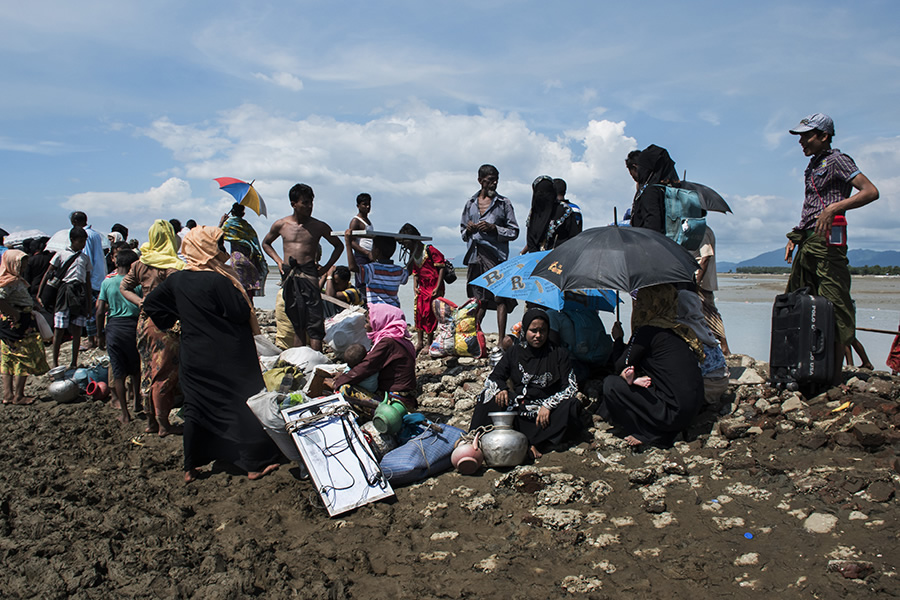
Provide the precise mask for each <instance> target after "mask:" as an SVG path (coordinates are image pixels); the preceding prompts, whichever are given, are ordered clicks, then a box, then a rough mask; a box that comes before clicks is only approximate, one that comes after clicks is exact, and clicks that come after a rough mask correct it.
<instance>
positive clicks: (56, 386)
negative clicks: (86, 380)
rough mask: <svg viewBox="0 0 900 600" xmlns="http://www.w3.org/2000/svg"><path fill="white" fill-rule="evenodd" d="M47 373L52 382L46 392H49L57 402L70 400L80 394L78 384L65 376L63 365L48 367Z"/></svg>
mask: <svg viewBox="0 0 900 600" xmlns="http://www.w3.org/2000/svg"><path fill="white" fill-rule="evenodd" d="M49 375H50V379H52V380H53V382H52V383H51V384H50V386H49V388H47V392H48V393H49V394H50V397H51V398H53V399H54V400H56V401H57V402H61V403H66V402H72V401H73V400H75V399H76V398H78V396H79V395H81V390H80V389H79V387H78V384H77V383H75V382H74V381H72V380H71V379H67V378H66V368H65V367H56V368H55V369H50V373H49Z"/></svg>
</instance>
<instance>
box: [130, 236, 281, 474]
mask: <svg viewBox="0 0 900 600" xmlns="http://www.w3.org/2000/svg"><path fill="white" fill-rule="evenodd" d="M223 235H224V233H223V232H222V230H221V229H219V228H218V227H195V228H193V229H191V231H190V233H188V234H187V235H186V236H185V238H184V241H183V242H182V246H181V251H182V253H183V254H184V256H185V258H186V259H187V266H186V267H185V269H184V270H183V271H178V272H175V273H173V274H172V275H170V276H169V277H167V278H166V280H165V281H164V282H163V283H161V284H160V285H159V286H157V288H156V289H154V290H153V291H152V292H151V293H150V294H149V295H148V296H147V298H146V299H145V300H144V312H146V313H147V315H148V316H149V317H150V318H151V319H153V322H154V323H155V324H156V326H157V327H159V328H160V329H168V328H170V327H172V326H173V325H174V324H175V322H176V321H177V320H180V321H181V355H180V361H181V386H182V389H183V391H184V399H185V404H184V420H185V426H184V471H185V472H184V479H185V481H186V482H191V481H193V480H194V479H196V478H197V476H198V475H199V472H198V470H197V469H198V467H200V466H202V465H205V464H207V463H209V462H211V461H213V460H223V461H225V462H230V463H232V464H234V465H235V466H236V467H238V468H239V469H241V470H244V471H246V472H247V474H248V476H249V477H250V479H258V478H259V477H262V476H263V475H265V474H267V473H269V472H271V471H273V470H274V469H276V468H277V467H278V464H279V462H280V460H281V453H280V452H279V451H278V447H277V446H276V445H275V444H274V442H272V440H271V438H269V436H268V434H266V432H265V431H264V430H263V428H262V425H260V423H259V421H258V420H257V419H256V417H255V416H254V415H253V413H252V412H251V411H250V408H249V407H248V406H247V398H249V397H250V396H252V395H254V394H256V393H257V392H259V391H260V390H261V389H263V388H264V387H265V384H264V383H263V379H262V374H261V372H260V369H259V362H258V359H257V356H256V346H255V344H254V341H253V335H254V334H255V333H258V332H259V325H258V323H257V322H256V314H255V312H254V311H253V308H252V305H251V303H250V299H249V297H248V296H247V293H246V292H245V291H244V288H243V286H242V285H241V283H240V281H238V278H237V275H236V274H235V273H234V270H233V269H231V267H229V266H227V265H226V264H225V261H226V260H228V258H229V257H228V255H227V254H226V253H225V251H224V248H223V246H222V237H223Z"/></svg>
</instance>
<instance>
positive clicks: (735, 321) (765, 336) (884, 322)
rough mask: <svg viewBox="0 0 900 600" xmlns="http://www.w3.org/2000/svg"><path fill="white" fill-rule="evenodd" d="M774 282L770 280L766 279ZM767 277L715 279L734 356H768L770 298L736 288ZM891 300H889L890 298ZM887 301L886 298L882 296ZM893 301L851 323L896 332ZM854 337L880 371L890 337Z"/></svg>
mask: <svg viewBox="0 0 900 600" xmlns="http://www.w3.org/2000/svg"><path fill="white" fill-rule="evenodd" d="M464 279H465V273H464V272H460V277H459V279H457V281H456V282H455V283H454V284H453V285H450V286H448V290H447V291H448V293H447V295H446V297H447V298H448V299H449V300H451V301H452V302H455V303H457V304H462V303H463V302H465V301H466V285H465V281H464ZM771 281H775V280H771ZM766 282H769V280H764V279H754V280H747V279H741V280H732V279H728V278H724V277H720V278H719V291H718V292H716V305H717V306H718V307H719V312H721V313H722V319H723V320H724V322H725V334H726V335H727V336H728V345H729V346H730V348H731V351H732V352H735V353H739V354H747V355H749V356H752V357H754V358H756V359H758V360H765V361H768V360H769V340H770V328H771V322H772V302H773V301H774V299H775V296H774V294H773V295H772V298H771V299H770V300H768V301H766V302H757V301H754V302H749V301H743V300H741V297H742V295H743V293H742V292H741V291H738V290H737V289H736V288H744V289H746V287H747V285H748V284H751V285H754V286H759V285H762V284H764V283H766ZM277 291H278V279H277V277H276V278H273V277H270V278H269V280H268V281H267V282H266V295H265V296H264V297H262V298H257V299H256V305H257V306H258V307H259V308H262V309H267V310H272V309H274V308H275V293H276V292H277ZM622 299H623V300H624V302H622V303H621V304H620V305H619V313H620V317H619V318H620V320H621V321H622V323H624V324H625V333H626V335H628V333H629V328H628V323H630V321H631V300H630V298H629V297H628V296H627V295H626V294H622ZM891 300H895V299H893V298H891ZM886 301H887V299H886ZM413 302H414V301H413V287H412V283H411V282H410V284H408V285H405V286H402V287H401V288H400V306H401V307H402V308H403V312H404V313H406V318H407V320H408V321H409V322H410V323H412V320H413ZM895 306H896V302H894V303H892V304H891V305H888V304H887V303H885V305H884V306H882V307H875V308H859V309H857V312H856V321H857V326H859V327H868V328H870V329H885V330H890V331H897V323H898V320H900V311H898V310H896V309H894V307H895ZM523 314H524V305H523V304H521V303H520V304H519V306H518V308H516V310H515V311H513V313H512V314H511V315H510V317H509V319H508V323H507V328H509V327H511V326H512V325H513V324H514V323H517V322H518V321H520V320H521V319H522V315H523ZM495 315H496V313H493V312H488V314H487V316H486V317H485V319H484V323H483V325H484V330H485V332H487V333H496V332H497V318H496V316H495ZM600 317H601V319H602V320H603V324H604V325H605V326H606V330H607V331H609V329H610V328H611V327H612V325H613V323H614V322H615V320H616V318H615V316H614V315H613V314H612V313H600ZM858 338H859V340H860V341H861V342H862V344H863V346H865V348H866V352H867V353H868V355H869V359H870V360H871V361H872V364H874V365H875V368H876V369H886V368H887V367H885V366H884V361H885V360H886V359H887V355H888V352H889V351H890V347H891V342H892V341H893V338H892V337H891V336H889V335H885V334H881V333H869V332H865V331H860V332H858ZM853 362H854V364H857V365H858V364H859V357H857V356H855V355H854V359H853Z"/></svg>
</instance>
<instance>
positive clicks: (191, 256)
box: [170, 225, 260, 335]
mask: <svg viewBox="0 0 900 600" xmlns="http://www.w3.org/2000/svg"><path fill="white" fill-rule="evenodd" d="M170 227H171V226H170ZM224 235H225V232H224V231H222V230H221V229H219V228H218V227H209V226H206V225H200V226H198V227H194V228H193V229H191V230H190V231H189V232H188V234H187V235H186V236H184V240H182V242H181V252H182V254H184V257H185V258H186V259H187V266H186V267H185V268H186V269H187V270H188V271H214V272H216V273H218V274H219V275H224V276H225V277H227V278H228V279H230V280H231V283H232V284H233V285H234V287H236V288H237V289H238V290H239V291H240V292H241V294H242V295H243V296H244V300H246V301H247V304H249V305H250V329H251V330H252V331H253V335H259V333H260V330H259V322H258V321H257V320H256V310H254V308H253V303H252V302H251V301H250V296H248V295H247V290H245V289H244V286H243V285H241V282H240V280H239V279H238V276H237V273H235V271H234V269H233V268H232V267H230V266H228V265H227V264H225V261H227V260H228V258H229V256H228V255H227V254H226V253H224V252H222V251H221V249H220V248H219V240H220V239H222V237H223V236H224Z"/></svg>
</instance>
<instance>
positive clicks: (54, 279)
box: [41, 250, 81, 311]
mask: <svg viewBox="0 0 900 600" xmlns="http://www.w3.org/2000/svg"><path fill="white" fill-rule="evenodd" d="M79 256H81V250H79V251H78V252H76V253H75V254H73V255H72V256H70V257H69V259H68V260H67V261H66V262H64V263H63V264H62V265H60V266H58V267H54V266H52V265H51V266H50V272H49V273H48V274H47V282H46V283H45V284H44V288H43V289H42V290H41V304H43V305H44V308H45V309H47V310H50V311H52V310H53V309H54V307H55V306H56V297H57V295H59V288H60V287H61V286H62V282H63V281H62V280H63V277H65V276H66V273H68V272H69V267H71V266H72V263H74V262H75V261H76V260H77V259H78V257H79Z"/></svg>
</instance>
